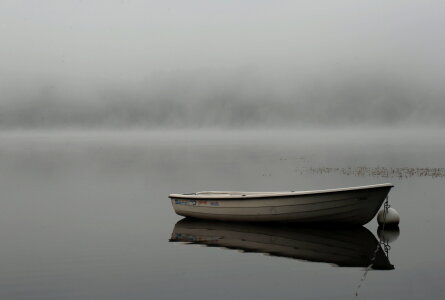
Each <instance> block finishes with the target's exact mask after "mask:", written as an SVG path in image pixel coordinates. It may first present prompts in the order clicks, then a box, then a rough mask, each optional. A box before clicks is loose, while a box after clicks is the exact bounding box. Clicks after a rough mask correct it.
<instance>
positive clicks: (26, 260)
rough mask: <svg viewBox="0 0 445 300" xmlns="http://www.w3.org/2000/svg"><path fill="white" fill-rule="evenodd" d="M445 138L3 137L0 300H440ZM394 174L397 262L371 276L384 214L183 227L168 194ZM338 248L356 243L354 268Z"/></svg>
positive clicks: (313, 185) (347, 134)
mask: <svg viewBox="0 0 445 300" xmlns="http://www.w3.org/2000/svg"><path fill="white" fill-rule="evenodd" d="M444 140H445V132H444V131H437V130H436V131H426V130H425V131H421V130H417V131H416V130H406V131H389V132H388V131H384V130H375V131H359V130H356V131H305V132H293V131H268V132H254V131H246V132H209V131H208V132H200V131H196V132H178V131H176V132H136V131H135V132H72V131H71V132H4V133H0V243H1V244H0V296H1V298H2V299H255V300H258V299H325V298H327V299H375V298H376V297H378V298H379V299H422V298H427V299H439V298H443V297H444V296H445V288H444V285H443V280H444V278H445V275H444V274H445V258H444V256H443V253H444V252H445V239H444V234H443V228H445V218H444V213H445V205H444V198H445V195H444V190H445V172H444V170H443V168H444V167H445V155H444V153H445V142H444ZM383 182H392V183H393V184H395V188H394V189H393V190H392V191H391V192H390V198H389V199H390V204H391V205H392V206H393V207H394V208H396V209H397V210H398V211H399V213H400V215H401V226H400V236H399V237H398V239H396V240H395V241H393V242H392V243H391V244H390V246H391V249H390V250H389V262H390V263H391V264H393V265H394V267H395V269H394V270H385V271H381V270H370V271H369V272H368V273H367V274H366V277H365V279H364V281H363V282H361V279H362V277H363V275H364V273H365V269H366V267H365V266H366V265H367V263H366V260H367V259H369V249H371V248H373V247H374V246H373V245H376V243H377V239H376V238H377V225H376V221H375V220H372V221H371V222H370V223H369V224H367V225H366V226H365V227H360V228H358V229H355V230H354V232H348V231H347V230H346V232H345V231H341V230H340V231H338V230H337V231H332V229H323V228H321V229H320V228H303V227H299V226H293V227H286V226H285V227H282V226H281V227H271V228H267V226H266V227H261V226H253V227H252V226H245V225H243V224H240V225H236V224H235V225H231V226H229V227H224V226H223V225H221V224H213V223H211V222H210V223H208V224H206V223H204V224H203V223H193V222H192V223H190V222H188V221H182V222H179V223H178V221H180V220H181V217H179V216H177V215H175V214H174V212H173V210H172V208H171V205H170V202H169V199H168V198H167V195H168V194H169V193H173V192H176V193H185V192H195V191H199V190H252V191H280V190H299V189H303V190H305V189H320V188H331V187H338V186H353V185H364V184H374V183H383ZM177 223H178V224H177ZM187 226H188V227H187ZM190 226H191V227H190ZM221 226H222V227H221ZM329 230H331V231H329ZM209 233H210V234H209ZM222 236H223V237H224V239H225V240H224V241H225V242H224V243H225V244H224V243H220V246H221V247H206V246H205V244H210V245H211V246H212V245H213V246H215V245H218V241H217V239H218V238H219V239H221V237H222ZM181 239H182V241H179V242H171V241H175V240H181ZM212 239H214V240H213V242H212ZM215 239H216V240H215ZM184 241H189V242H195V244H190V243H185V242H184ZM209 241H210V242H209ZM196 243H198V244H196ZM200 243H201V244H204V245H200ZM222 246H225V247H229V248H231V249H228V248H225V247H222ZM342 249H343V250H344V249H347V251H351V249H356V250H353V251H352V254H348V255H352V256H353V255H356V256H357V259H356V260H355V263H351V260H350V258H348V256H347V255H346V258H340V256H342V255H343V256H344V255H345V254H344V253H343V252H342V251H343V250H342ZM243 250H244V251H243ZM354 251H355V252H354ZM321 252H323V253H324V254H320V253H321ZM345 260H346V263H345ZM348 262H349V264H348ZM360 284H361V287H360V288H359V290H358V295H356V292H357V288H358V286H359V285H360Z"/></svg>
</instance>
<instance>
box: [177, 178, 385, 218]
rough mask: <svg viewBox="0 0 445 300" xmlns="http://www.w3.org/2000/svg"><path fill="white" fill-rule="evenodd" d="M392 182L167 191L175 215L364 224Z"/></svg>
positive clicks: (372, 215)
mask: <svg viewBox="0 0 445 300" xmlns="http://www.w3.org/2000/svg"><path fill="white" fill-rule="evenodd" d="M392 187H393V185H392V184H380V185H373V186H363V187H354V188H343V189H332V190H321V191H303V192H283V193H248V192H246V193H243V192H201V193H196V194H171V195H170V198H171V202H172V205H173V208H174V210H175V212H176V213H177V214H178V215H181V216H185V217H192V218H199V219H207V220H219V221H238V222H332V223H349V224H360V225H363V224H366V223H368V222H369V221H370V220H371V219H372V218H373V217H374V216H375V215H376V214H377V212H378V210H379V208H380V206H381V205H382V203H383V201H384V200H385V198H386V197H387V195H388V193H389V191H390V189H391V188H392Z"/></svg>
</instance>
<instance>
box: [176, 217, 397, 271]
mask: <svg viewBox="0 0 445 300" xmlns="http://www.w3.org/2000/svg"><path fill="white" fill-rule="evenodd" d="M170 242H185V243H188V244H201V245H206V246H212V247H223V248H228V249H237V250H242V251H245V252H259V253H265V254H269V255H273V256H280V257H288V258H293V259H301V260H307V261H313V262H325V263H329V264H335V265H337V266H339V267H362V268H366V267H368V266H369V265H371V262H372V260H373V258H374V256H375V260H374V263H373V265H372V268H373V269H379V270H391V269H394V266H393V265H392V264H391V263H390V262H389V260H388V257H387V256H386V255H385V252H384V251H383V250H382V248H381V247H380V242H379V241H378V240H377V239H376V238H375V237H374V235H373V234H372V233H371V232H370V231H369V230H368V229H366V228H365V227H362V226H357V227H349V228H346V227H332V226H330V227H313V226H312V227H307V226H301V225H289V224H276V225H271V224H267V225H264V224H254V223H224V222H218V221H201V220H196V219H188V218H185V219H182V220H180V221H179V222H178V223H176V225H175V228H174V229H173V232H172V236H171V239H170Z"/></svg>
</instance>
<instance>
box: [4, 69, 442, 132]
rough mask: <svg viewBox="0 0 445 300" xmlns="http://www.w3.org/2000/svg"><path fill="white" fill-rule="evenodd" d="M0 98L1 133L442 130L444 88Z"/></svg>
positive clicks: (194, 82)
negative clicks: (16, 130)
mask: <svg viewBox="0 0 445 300" xmlns="http://www.w3.org/2000/svg"><path fill="white" fill-rule="evenodd" d="M3 92H4V93H3V95H2V97H3V99H2V101H1V102H0V127H1V128H4V129H10V128H66V127H75V128H108V127H112V128H127V127H140V128H163V127H171V128H199V127H227V128H232V127H233V128H242V127H264V126H268V127H300V126H361V125H364V126H368V125H369V126H376V125H377V126H386V125H390V126H394V125H400V126H404V125H407V124H410V125H415V126H417V125H426V126H429V125H438V126H442V125H445V97H444V96H445V93H444V89H443V88H441V87H438V86H437V85H428V84H424V83H422V82H421V81H419V80H418V79H407V78H403V77H400V76H399V78H397V77H394V76H384V75H382V74H374V75H372V74H371V75H370V74H367V75H363V74H361V75H357V74H355V75H354V76H352V75H350V76H340V74H338V76H336V75H335V74H326V75H319V76H318V77H317V76H314V75H312V76H308V77H305V76H304V75H300V76H287V75H277V76H272V75H270V74H269V75H268V76H260V75H258V74H256V73H255V72H249V71H246V72H238V73H233V74H232V73H226V74H224V75H221V74H217V73H216V74H215V73H213V74H210V75H209V74H200V73H199V72H196V73H191V74H176V75H174V76H173V75H168V76H167V75H156V74H155V75H153V76H152V77H149V78H144V79H142V80H140V81H139V82H133V83H132V84H124V83H119V82H115V83H114V84H97V85H95V86H89V87H88V88H87V87H84V86H75V85H73V86H71V87H70V85H69V84H67V83H66V82H62V83H61V82H57V81H54V82H51V81H48V80H46V81H43V82H41V83H39V84H35V85H34V87H30V86H29V85H26V84H24V85H23V86H20V84H19V83H15V85H11V86H9V87H8V88H4V89H3Z"/></svg>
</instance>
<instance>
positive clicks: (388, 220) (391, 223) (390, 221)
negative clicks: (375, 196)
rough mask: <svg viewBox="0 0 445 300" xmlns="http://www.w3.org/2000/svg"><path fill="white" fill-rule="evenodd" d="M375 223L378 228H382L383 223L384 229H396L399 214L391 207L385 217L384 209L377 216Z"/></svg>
mask: <svg viewBox="0 0 445 300" xmlns="http://www.w3.org/2000/svg"><path fill="white" fill-rule="evenodd" d="M377 222H378V223H379V226H383V223H385V228H386V227H388V228H390V227H397V226H398V225H399V223H400V216H399V213H398V212H397V211H396V210H395V209H394V208H392V207H390V208H388V211H387V212H386V215H385V209H382V210H381V211H379V214H378V215H377Z"/></svg>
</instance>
